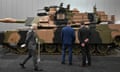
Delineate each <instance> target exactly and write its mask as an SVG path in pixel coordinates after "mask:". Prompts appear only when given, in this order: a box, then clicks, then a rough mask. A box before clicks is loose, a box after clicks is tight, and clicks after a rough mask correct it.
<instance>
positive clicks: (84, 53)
mask: <svg viewBox="0 0 120 72" xmlns="http://www.w3.org/2000/svg"><path fill="white" fill-rule="evenodd" d="M81 53H82V65H83V66H85V65H86V60H87V61H88V65H91V55H90V50H89V46H88V45H86V46H85V47H81Z"/></svg>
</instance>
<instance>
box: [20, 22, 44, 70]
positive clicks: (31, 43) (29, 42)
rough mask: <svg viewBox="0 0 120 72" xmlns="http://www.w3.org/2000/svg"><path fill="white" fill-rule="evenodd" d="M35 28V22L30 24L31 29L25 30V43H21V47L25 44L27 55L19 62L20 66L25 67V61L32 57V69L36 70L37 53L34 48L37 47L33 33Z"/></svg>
mask: <svg viewBox="0 0 120 72" xmlns="http://www.w3.org/2000/svg"><path fill="white" fill-rule="evenodd" d="M36 30H37V24H33V25H32V26H31V29H30V30H29V31H28V32H27V36H26V40H25V44H23V45H22V47H24V46H26V47H27V48H28V56H27V58H26V59H25V60H24V61H23V62H22V63H20V66H21V67H22V68H25V66H24V65H25V64H26V62H27V61H28V60H29V59H30V58H31V57H33V64H34V70H35V71H38V65H37V55H36V48H37V42H36V33H35V31H36ZM40 70H42V69H40Z"/></svg>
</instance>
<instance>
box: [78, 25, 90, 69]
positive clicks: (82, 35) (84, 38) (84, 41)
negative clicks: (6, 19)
mask: <svg viewBox="0 0 120 72" xmlns="http://www.w3.org/2000/svg"><path fill="white" fill-rule="evenodd" d="M89 37H90V31H89V29H88V26H85V25H84V24H82V25H81V27H80V29H79V31H78V39H79V41H80V47H81V52H82V66H83V67H84V66H86V61H88V65H89V66H90V65H91V56H90V51H89V46H88V42H89Z"/></svg>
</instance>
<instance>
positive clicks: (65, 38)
mask: <svg viewBox="0 0 120 72" xmlns="http://www.w3.org/2000/svg"><path fill="white" fill-rule="evenodd" d="M70 23H71V22H70V21H69V22H68V24H67V26H65V27H63V28H62V31H61V38H62V64H65V51H66V48H68V50H69V65H72V44H73V43H74V41H75V32H74V30H73V29H72V28H71V26H70Z"/></svg>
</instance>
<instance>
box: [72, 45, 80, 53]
mask: <svg viewBox="0 0 120 72" xmlns="http://www.w3.org/2000/svg"><path fill="white" fill-rule="evenodd" d="M73 53H74V54H75V55H76V54H80V46H79V45H78V44H75V45H73Z"/></svg>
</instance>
